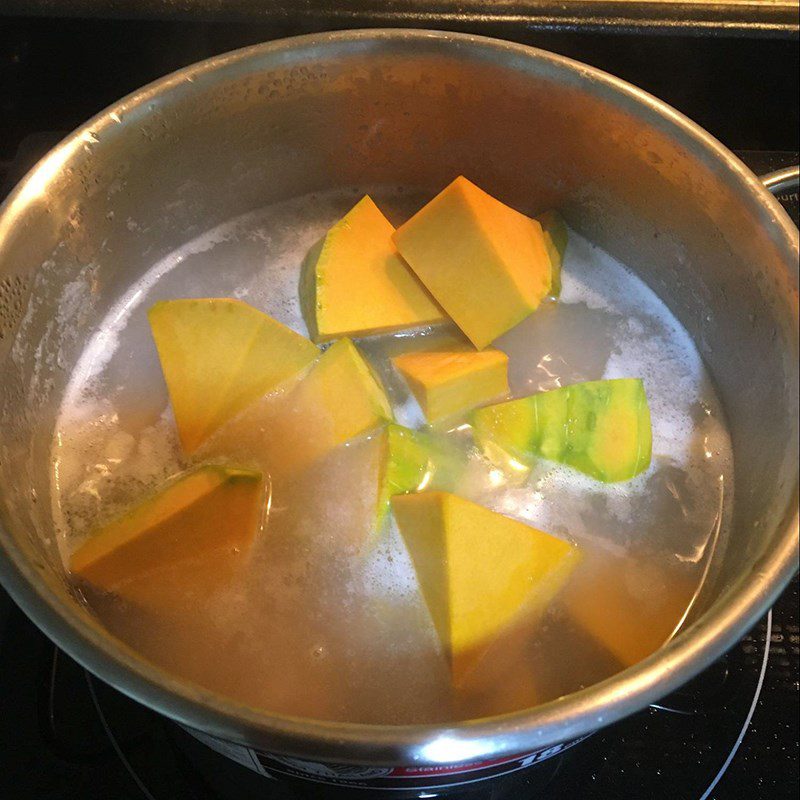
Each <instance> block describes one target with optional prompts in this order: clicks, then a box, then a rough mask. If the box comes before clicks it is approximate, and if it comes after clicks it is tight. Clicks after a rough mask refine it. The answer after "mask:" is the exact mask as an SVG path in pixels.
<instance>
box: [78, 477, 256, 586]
mask: <svg viewBox="0 0 800 800" xmlns="http://www.w3.org/2000/svg"><path fill="white" fill-rule="evenodd" d="M263 508H264V481H263V479H262V476H261V473H259V472H252V471H249V470H240V469H232V468H228V467H221V466H203V467H199V468H197V469H195V470H192V471H191V472H189V473H187V474H185V475H182V476H181V477H179V478H177V479H176V480H174V481H173V482H171V483H170V484H169V485H168V486H167V487H166V488H164V489H162V490H161V491H160V492H158V493H157V494H155V495H153V496H152V497H150V498H148V499H147V500H145V501H144V502H142V503H140V504H139V505H137V506H136V507H135V508H133V509H132V510H131V511H128V512H127V513H126V514H124V515H122V516H120V517H118V518H117V519H115V520H113V521H111V522H109V523H108V524H106V525H104V526H103V527H102V528H100V529H99V530H98V531H97V532H95V533H94V534H93V535H91V536H90V538H89V539H88V540H87V541H86V542H84V544H83V545H82V546H81V547H79V548H78V550H76V551H75V552H74V553H73V554H72V557H71V559H70V569H71V571H72V573H73V574H74V575H76V576H78V577H80V578H83V579H84V580H87V581H89V582H90V583H92V584H93V585H94V586H95V587H97V588H99V589H102V590H105V591H111V592H119V591H120V590H124V586H125V584H126V583H128V582H131V581H137V580H140V579H142V578H144V577H147V576H148V575H152V574H155V573H157V572H159V571H161V570H164V569H165V568H167V567H171V566H175V565H178V564H181V563H184V562H187V563H189V562H191V561H192V560H193V559H196V558H197V557H198V556H199V555H203V554H207V553H209V552H211V551H215V550H223V549H224V550H225V551H227V552H231V551H245V550H246V549H247V548H248V547H249V546H250V544H251V543H252V541H253V539H254V537H255V535H256V533H257V532H258V530H259V528H260V526H261V521H262V514H263Z"/></svg>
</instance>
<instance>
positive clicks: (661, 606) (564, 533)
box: [52, 189, 733, 723]
mask: <svg viewBox="0 0 800 800" xmlns="http://www.w3.org/2000/svg"><path fill="white" fill-rule="evenodd" d="M359 195H360V193H358V192H338V193H335V194H333V193H332V194H327V195H316V196H309V197H303V198H298V199H296V200H292V201H290V202H287V203H282V204H280V205H275V206H271V207H269V208H266V209H263V210H261V211H258V212H255V213H253V214H251V215H248V216H246V217H244V218H240V219H236V220H233V221H232V222H230V223H228V224H226V225H224V226H221V227H219V228H216V229H214V230H212V231H209V232H207V233H206V234H204V235H203V236H201V237H199V238H197V239H194V240H193V241H191V242H188V243H187V244H185V245H184V246H183V247H181V248H180V249H178V250H176V251H175V252H173V253H172V254H171V255H170V256H168V257H167V258H165V259H163V260H162V261H160V262H159V263H157V264H155V265H153V267H152V268H151V269H150V270H149V271H148V272H147V273H146V274H145V275H144V277H143V278H141V279H140V280H139V281H138V282H137V283H136V284H134V285H133V286H131V287H130V288H129V290H128V291H127V292H126V294H125V295H124V296H123V297H121V298H120V299H119V301H118V302H117V303H116V305H115V306H114V307H113V308H112V309H111V311H110V312H109V314H108V316H107V317H106V319H105V321H104V322H103V324H102V325H101V326H100V328H99V330H98V331H97V333H96V335H95V336H94V337H93V338H92V339H91V341H89V343H88V344H87V347H86V349H85V351H84V352H83V354H82V357H81V359H80V361H79V363H78V365H77V368H76V369H75V371H74V374H73V377H72V380H71V384H70V386H69V389H68V391H67V393H66V396H65V400H64V403H63V406H62V408H61V412H60V416H59V420H58V425H57V430H56V434H55V437H54V442H53V458H52V461H53V472H52V488H53V491H52V497H53V513H54V515H55V518H56V521H57V525H58V530H59V537H60V547H61V552H62V555H63V556H64V558H65V559H66V558H68V555H69V553H70V552H72V551H73V550H74V549H75V547H77V546H78V545H79V544H80V542H81V541H82V540H83V539H84V538H85V536H86V535H87V533H89V532H90V531H91V529H92V528H93V527H95V526H96V525H97V523H98V521H102V520H104V519H108V518H109V517H112V516H114V515H115V514H117V513H119V512H120V511H121V510H123V509H125V508H128V507H130V506H131V505H132V504H134V503H136V502H137V501H138V500H140V499H141V498H142V497H143V496H146V495H147V494H148V493H150V492H152V491H153V489H154V488H155V487H158V486H159V484H161V483H162V482H163V481H164V479H165V478H167V477H169V476H171V475H173V474H175V473H177V472H179V471H180V470H182V469H184V468H186V466H188V464H187V462H186V461H185V459H184V458H183V457H182V455H181V454H180V451H179V448H178V445H177V437H176V433H175V429H174V422H173V420H172V416H171V411H170V409H169V404H168V399H167V393H166V388H165V386H164V383H163V379H162V377H161V371H160V367H159V363H158V357H157V354H156V350H155V346H154V345H153V342H152V339H151V337H150V332H149V327H148V325H147V319H146V312H147V309H148V308H149V307H150V306H151V305H152V304H153V303H154V302H155V301H157V300H161V299H167V298H175V297H214V296H218V297H237V298H240V299H243V300H245V301H247V302H249V303H251V304H252V305H254V306H256V307H257V308H260V309H262V310H264V311H266V312H267V313H268V314H270V315H272V316H273V317H275V318H276V319H278V320H280V321H281V322H283V323H285V324H287V325H289V326H291V327H293V328H294V329H295V330H299V331H302V332H303V333H305V332H306V331H305V326H304V324H303V321H302V318H301V316H300V311H299V307H298V303H297V278H298V269H299V265H300V262H301V260H302V257H303V255H304V254H305V252H306V251H307V250H308V248H309V247H310V246H311V245H312V244H313V243H314V242H315V241H316V240H317V239H318V238H319V236H321V235H322V234H323V233H324V231H325V230H326V229H327V228H328V227H329V226H330V225H331V224H332V223H333V222H334V221H335V220H336V219H338V218H339V217H340V216H341V215H342V214H343V213H344V212H345V211H346V210H347V209H348V208H349V207H350V206H352V205H353V203H354V202H355V200H356V199H357V197H358V196H359ZM373 197H375V198H376V199H377V200H378V201H379V202H380V203H381V205H382V207H383V208H385V209H388V210H389V212H390V214H389V216H390V218H392V219H393V221H395V222H400V221H402V220H403V219H404V218H406V217H407V216H408V215H409V214H410V213H411V212H412V211H413V210H414V209H415V208H417V207H419V204H420V203H419V198H417V197H408V196H407V195H405V194H404V193H403V192H401V191H387V190H386V189H383V190H376V191H375V192H373ZM131 223H132V224H135V220H132V221H131ZM634 266H635V265H634ZM454 335H457V332H456V331H455V330H453V329H449V328H438V329H426V330H422V331H418V332H414V333H413V334H408V333H406V334H401V335H395V336H381V337H375V338H371V339H365V340H362V341H360V342H359V345H360V346H361V347H362V349H363V351H364V352H365V353H366V354H367V355H368V357H369V359H370V361H371V363H372V364H373V365H374V367H375V369H376V370H377V371H378V373H379V374H380V375H381V377H382V378H383V380H384V382H385V386H386V389H387V391H388V393H389V396H390V399H391V401H392V404H393V406H394V409H395V413H396V416H397V419H398V421H399V422H401V423H403V424H405V425H409V426H412V427H413V426H417V427H419V426H420V425H421V424H422V422H423V418H422V415H421V412H420V410H419V408H418V407H417V406H416V403H415V401H414V400H413V398H412V397H411V395H410V393H409V392H408V390H407V388H406V387H405V385H404V384H403V382H402V380H400V379H399V378H398V377H397V375H396V374H394V372H393V371H392V369H391V366H390V364H389V361H388V359H389V357H390V356H391V355H393V354H395V353H397V352H402V351H408V350H411V349H416V348H422V347H425V348H428V347H430V346H431V344H432V343H435V342H437V341H444V340H446V339H448V338H450V337H452V336H454ZM497 346H498V347H500V348H502V349H503V350H505V351H506V352H507V353H508V355H509V359H510V361H509V379H510V384H511V390H512V393H513V394H514V395H515V396H522V395H526V394H530V393H532V392H535V391H538V390H542V389H552V388H554V387H557V386H561V385H566V384H569V383H573V382H576V381H583V380H595V379H599V378H614V377H642V378H643V379H644V381H645V385H646V390H647V394H648V399H649V403H650V409H651V414H652V422H653V454H654V456H653V464H652V466H651V468H650V470H649V471H648V472H647V473H646V474H644V475H641V476H639V477H638V478H636V479H635V480H633V481H630V482H628V483H623V484H617V485H604V484H600V483H597V482H595V481H593V480H591V479H589V478H587V477H584V476H582V475H580V474H578V473H576V472H574V471H571V470H569V469H567V468H564V467H559V466H555V465H552V464H549V463H540V464H539V465H537V466H536V467H535V468H534V470H533V471H532V472H531V473H530V474H522V473H520V474H516V475H511V476H508V475H506V474H504V473H503V472H502V471H500V470H498V469H496V468H495V467H493V466H492V465H491V464H489V463H488V462H487V461H486V460H485V459H484V458H483V457H482V456H481V455H480V453H479V452H478V451H477V450H476V449H475V447H474V445H473V444H472V440H471V436H470V431H469V426H468V425H467V424H466V419H456V420H450V421H448V425H447V426H446V428H444V429H443V430H442V431H441V433H442V435H446V436H447V437H449V438H450V439H451V440H452V442H453V444H454V446H456V447H457V448H458V449H459V450H460V452H461V454H462V456H463V458H464V459H465V461H466V463H467V467H466V469H465V470H464V474H463V478H462V479H461V485H460V486H459V487H458V493H459V494H461V495H463V496H465V497H468V498H470V499H473V500H475V501H476V502H478V503H480V504H482V505H485V506H487V507H489V508H492V509H494V510H496V511H500V512H502V513H504V514H507V515H509V516H512V517H516V518H518V519H520V520H523V521H525V522H527V523H529V524H531V525H533V526H535V527H537V528H540V529H541V530H544V531H547V532H549V533H551V534H553V535H556V536H560V537H563V538H565V539H568V540H570V541H572V542H574V543H576V544H577V545H579V546H580V547H581V549H582V550H583V551H584V554H585V558H584V559H583V561H582V563H581V565H580V566H579V568H578V570H577V571H576V572H575V573H574V574H573V576H572V577H571V579H570V582H569V585H568V586H567V587H566V589H565V591H564V592H562V594H561V595H560V597H559V599H558V600H557V601H556V602H555V603H554V604H553V607H552V608H551V609H550V610H549V611H548V613H547V615H546V617H545V618H544V619H543V620H540V621H539V622H537V623H536V624H530V623H527V624H525V623H520V624H519V625H518V626H517V627H516V628H514V629H513V630H511V631H508V632H507V633H506V634H505V635H504V636H503V637H502V639H501V640H499V641H498V642H497V643H496V644H495V646H493V648H492V649H491V650H490V651H489V652H488V653H487V655H486V657H485V658H483V660H482V661H481V662H480V664H479V666H478V667H477V668H476V669H475V671H474V673H473V675H472V676H471V678H470V680H469V681H468V683H467V685H466V686H465V687H464V688H463V689H462V690H460V691H458V692H454V691H453V690H452V689H451V687H450V682H449V676H448V670H447V667H446V662H445V660H444V658H443V655H442V652H441V650H440V646H439V643H438V640H437V637H436V635H435V632H434V630H433V626H432V624H431V622H430V619H429V617H428V614H427V610H426V608H425V605H424V603H423V601H422V599H421V597H420V594H419V591H418V587H417V582H416V578H415V576H414V572H413V569H412V567H411V563H410V559H409V556H408V553H407V552H406V550H405V547H404V545H403V541H402V538H401V537H400V535H399V533H398V531H397V529H396V527H395V526H394V523H393V522H391V521H390V522H389V524H388V527H387V529H386V530H384V531H383V532H382V534H381V535H380V536H379V537H378V538H377V540H376V541H374V542H373V543H372V545H371V546H369V547H366V548H365V547H364V545H363V543H364V541H365V540H367V539H368V538H369V536H370V532H371V521H372V515H373V513H374V503H375V498H376V492H377V485H376V472H377V468H378V458H379V444H378V441H377V439H376V438H374V437H373V438H370V437H365V438H364V439H362V440H358V441H355V442H352V443H351V444H350V445H348V446H346V447H341V448H339V449H338V450H337V451H335V452H333V453H332V454H330V455H329V456H328V457H326V458H324V459H323V460H321V461H320V462H318V463H316V464H315V465H314V466H313V467H312V468H310V469H309V470H308V471H306V472H304V473H303V474H302V475H300V476H299V477H294V478H292V479H291V480H289V479H288V478H287V477H286V476H284V475H282V474H281V453H280V448H279V447H278V446H275V445H274V443H273V445H272V446H270V447H267V446H266V445H265V446H264V447H263V448H262V447H261V446H260V445H257V446H254V444H253V443H254V442H257V439H256V438H254V437H255V433H253V436H252V437H250V436H249V434H248V431H253V432H255V431H257V430H258V429H259V426H261V427H264V426H265V425H266V424H267V422H268V420H269V419H270V415H275V414H280V413H281V411H282V405H281V404H282V403H285V398H284V397H282V396H281V395H276V396H271V397H267V398H265V399H263V400H262V401H260V402H259V403H258V404H257V405H256V406H253V407H251V409H250V410H248V411H246V412H244V416H243V417H242V418H240V419H239V420H238V421H237V422H236V423H235V424H233V425H232V426H230V427H229V428H228V430H227V431H222V432H221V433H220V434H219V436H217V437H215V439H214V440H213V441H212V442H211V443H210V444H209V445H208V447H207V448H206V450H205V452H206V454H208V453H212V452H213V453H219V454H221V455H224V456H227V457H228V458H233V459H235V458H236V457H237V454H238V456H239V457H240V458H244V456H242V455H241V454H242V453H244V452H246V453H247V456H246V460H247V461H248V462H254V463H255V465H257V466H260V467H261V468H262V469H264V470H265V471H266V472H268V473H269V474H270V476H271V485H272V496H271V501H270V511H269V518H268V521H267V524H266V527H265V529H264V531H263V532H262V533H261V535H260V536H259V537H258V539H257V541H256V544H255V545H254V546H253V548H252V550H251V551H250V552H249V553H248V554H246V555H242V554H236V553H231V555H230V563H229V564H224V563H220V560H219V558H218V557H216V556H215V558H214V562H213V563H207V564H203V563H202V559H200V560H198V562H197V563H196V564H194V565H193V566H192V569H191V570H187V569H186V568H184V569H182V570H178V569H176V568H170V569H165V570H164V573H163V575H162V576H161V577H162V584H161V585H162V587H163V589H162V594H161V598H160V603H159V605H158V606H156V607H154V606H152V605H147V604H145V605H140V604H137V603H135V602H132V601H124V600H122V599H120V598H117V597H113V596H108V595H105V596H102V595H98V594H96V593H93V592H92V591H91V590H90V589H88V588H86V589H85V593H86V597H87V601H88V602H89V603H90V604H91V606H92V607H93V609H94V611H95V612H96V614H97V615H98V616H99V617H100V618H101V619H102V620H103V622H104V623H105V624H106V626H107V627H108V628H109V629H110V630H111V631H112V632H114V633H115V634H117V635H118V636H119V637H121V638H122V639H124V640H125V641H127V642H128V643H130V644H131V645H132V646H133V647H135V648H136V649H137V650H139V651H140V652H141V653H143V654H144V655H145V656H146V657H148V658H150V659H151V660H152V661H154V662H156V663H157V664H159V665H161V666H163V667H166V668H167V669H169V670H172V671H174V672H175V673H177V674H179V675H181V676H182V677H184V678H186V679H189V680H191V681H195V682H197V683H198V684H201V685H203V686H205V687H208V688H210V689H213V690H215V691H218V692H221V693H224V694H227V695H229V696H231V697H233V698H234V699H236V700H238V701H240V702H243V703H246V704H249V705H252V706H255V707H258V708H262V709H266V710H268V711H273V712H283V713H289V714H295V715H302V716H310V717H316V718H327V719H340V720H348V721H358V722H385V723H411V722H434V721H443V720H450V719H457V718H467V717H476V716H485V715H487V714H493V713H501V712H504V711H510V710H514V709H518V708H522V707H526V706H530V705H533V704H536V703H540V702H543V701H547V700H550V699H553V698H555V697H558V696H561V695H563V694H566V693H569V692H571V691H575V690H576V689H578V688H581V687H583V686H586V685H589V684H591V683H593V682H595V681H598V680H602V679H603V678H605V677H608V676H609V675H611V674H613V673H614V672H616V671H618V670H619V669H621V668H623V667H624V666H626V665H627V663H629V662H631V661H633V660H635V659H636V658H638V657H640V656H642V655H645V654H646V653H647V651H648V650H652V649H653V648H655V647H657V646H658V645H659V644H660V643H662V642H663V641H664V640H666V639H667V638H668V637H669V636H670V635H671V634H672V632H673V631H674V630H676V629H677V628H679V626H680V625H681V623H682V621H683V619H684V617H685V615H686V612H687V610H689V608H690V606H691V604H692V602H693V601H694V598H696V596H697V594H698V592H699V590H700V589H701V587H702V583H703V581H704V579H705V576H706V574H707V568H708V564H709V561H710V559H711V556H712V555H713V554H714V553H715V552H717V553H719V550H720V548H721V547H722V546H723V544H724V541H725V533H726V527H727V524H728V519H729V513H730V508H731V504H732V495H731V489H732V486H733V465H732V459H731V447H730V440H729V437H728V433H727V430H726V427H725V423H724V417H723V415H722V410H721V407H720V404H719V401H718V399H717V397H716V395H715V393H714V390H713V387H712V385H711V383H710V381H709V379H708V377H707V375H706V373H705V371H704V368H703V365H702V362H701V360H700V357H699V355H698V353H697V351H696V349H695V347H694V345H693V343H692V341H691V340H690V338H689V337H688V335H687V333H686V332H685V331H684V330H683V329H682V328H681V326H680V325H679V324H678V322H677V320H676V319H675V318H674V317H673V316H672V314H671V313H670V312H669V311H668V309H667V308H666V307H665V306H664V305H663V304H662V303H661V302H660V301H659V300H658V298H657V297H656V296H655V295H654V294H653V293H652V292H651V291H650V290H649V289H648V288H647V287H646V286H645V285H644V284H643V283H642V282H641V281H639V280H638V279H637V278H636V277H635V276H634V275H633V274H632V273H631V272H630V271H628V269H626V267H624V266H623V265H622V264H620V263H618V262H617V261H615V260H614V259H613V258H611V257H610V256H609V255H608V254H607V253H605V252H603V251H601V250H599V249H597V248H596V247H594V246H592V245H591V244H590V243H589V242H587V241H586V240H584V239H582V238H581V237H579V236H577V235H572V237H571V239H570V244H569V248H568V251H567V258H566V262H565V265H564V286H563V292H562V296H561V300H560V302H559V303H557V304H549V305H546V306H544V307H543V308H541V309H540V310H539V311H538V312H536V313H535V314H533V315H532V316H531V317H530V318H529V319H528V320H526V321H525V322H523V323H522V324H521V325H519V326H518V327H517V328H515V329H514V330H512V331H511V332H509V333H508V334H506V335H505V336H503V337H502V338H501V339H500V340H499V341H498V342H497ZM343 401H344V399H343ZM248 415H249V416H248ZM245 445H246V446H245ZM584 609H593V610H595V611H596V613H594V615H593V619H592V620H590V621H589V622H588V623H587V621H586V618H585V615H584V614H582V613H581V612H582V610H584ZM590 616H591V615H590ZM581 619H582V622H581Z"/></svg>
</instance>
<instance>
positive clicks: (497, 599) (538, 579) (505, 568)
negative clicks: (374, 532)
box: [392, 492, 579, 686]
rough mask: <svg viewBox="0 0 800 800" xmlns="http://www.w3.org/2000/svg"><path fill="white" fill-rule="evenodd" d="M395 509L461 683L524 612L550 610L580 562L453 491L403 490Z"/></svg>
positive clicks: (553, 541) (551, 540) (556, 542)
mask: <svg viewBox="0 0 800 800" xmlns="http://www.w3.org/2000/svg"><path fill="white" fill-rule="evenodd" d="M392 510H393V512H394V515H395V519H396V520H397V525H398V527H399V528H400V532H401V533H402V535H403V538H404V540H405V542H406V546H407V547H408V551H409V553H410V555H411V560H412V562H413V564H414V569H415V571H416V574H417V579H418V581H419V585H420V590H421V592H422V595H423V597H424V599H425V602H426V604H427V606H428V611H429V612H430V615H431V618H432V620H433V624H434V626H435V628H436V631H437V633H438V634H439V639H440V640H441V643H442V646H443V648H444V650H445V652H446V654H447V656H448V658H449V662H450V669H451V675H452V680H453V684H454V685H456V686H459V685H460V684H462V683H463V681H464V680H465V679H466V677H467V675H468V674H469V673H470V672H471V671H472V669H473V668H474V666H475V665H476V663H477V662H478V661H479V659H480V658H481V657H482V656H483V654H484V653H485V651H486V650H487V649H488V647H489V646H490V645H491V644H492V643H493V642H494V641H495V640H496V639H497V638H498V637H499V636H500V635H501V634H503V633H504V632H505V631H506V630H507V629H508V627H509V626H510V625H511V624H512V623H515V622H516V621H518V619H519V617H520V616H524V617H525V618H526V619H531V620H536V619H537V618H538V617H540V616H541V615H542V614H544V612H545V611H546V609H547V607H548V606H549V604H550V603H551V601H552V600H553V598H554V597H555V596H556V594H558V592H560V590H561V589H562V587H563V586H564V584H565V583H566V581H567V579H568V577H569V575H570V574H571V572H572V570H573V568H574V567H575V566H576V565H577V563H578V559H579V551H578V550H577V548H575V547H574V546H572V545H570V544H568V543H567V542H564V541H562V540H561V539H557V538H556V537H554V536H550V535H549V534H546V533H543V532H542V531H539V530H536V529H535V528H531V527H530V526H528V525H525V524H524V523H522V522H519V521H517V520H514V519H510V518H509V517H506V516H503V515H502V514H498V513H496V512H494V511H490V510H489V509H486V508H483V507H482V506H479V505H476V504H475V503H472V502H470V501H469V500H465V499H463V498H461V497H457V496H456V495H454V494H449V493H447V492H421V493H418V494H403V495H397V496H395V497H393V498H392Z"/></svg>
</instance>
